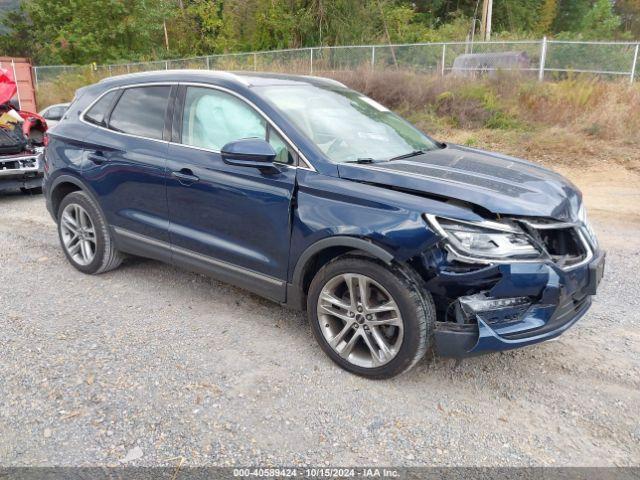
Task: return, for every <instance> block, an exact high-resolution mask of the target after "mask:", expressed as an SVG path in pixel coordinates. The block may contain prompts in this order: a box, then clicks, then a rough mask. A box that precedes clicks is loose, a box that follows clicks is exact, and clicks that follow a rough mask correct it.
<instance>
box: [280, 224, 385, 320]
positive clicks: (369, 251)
mask: <svg viewBox="0 0 640 480" xmlns="http://www.w3.org/2000/svg"><path fill="white" fill-rule="evenodd" d="M357 252H360V253H362V254H364V255H367V256H370V257H373V258H377V259H379V260H381V261H382V262H384V263H386V264H388V265H391V263H392V262H393V259H394V256H393V255H392V254H391V253H390V252H389V251H387V250H385V249H384V248H383V247H381V246H379V245H376V244H375V243H373V242H372V241H371V240H366V239H363V238H358V237H349V236H336V237H330V238H324V239H322V240H318V241H317V242H315V243H314V244H312V245H311V246H309V247H307V249H306V250H305V251H304V252H302V255H300V256H299V257H298V260H297V262H296V266H295V268H294V270H293V275H292V277H291V283H289V284H288V285H287V305H288V306H290V307H292V308H296V309H298V310H304V309H305V307H306V297H307V292H308V290H309V285H310V284H311V281H312V280H313V277H314V276H315V274H316V273H317V272H318V270H320V269H321V268H322V267H323V266H324V265H326V264H327V263H328V262H330V261H331V260H333V259H334V258H336V257H339V256H341V255H344V254H346V253H357Z"/></svg>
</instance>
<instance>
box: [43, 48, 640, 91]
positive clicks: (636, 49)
mask: <svg viewBox="0 0 640 480" xmlns="http://www.w3.org/2000/svg"><path fill="white" fill-rule="evenodd" d="M637 50H638V48H637V47H636V51H637ZM33 78H34V80H35V81H36V88H38V67H33ZM632 78H633V77H632Z"/></svg>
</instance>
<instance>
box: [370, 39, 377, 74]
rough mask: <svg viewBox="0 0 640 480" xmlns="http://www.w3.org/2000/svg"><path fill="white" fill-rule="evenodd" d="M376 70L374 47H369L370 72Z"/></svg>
mask: <svg viewBox="0 0 640 480" xmlns="http://www.w3.org/2000/svg"><path fill="white" fill-rule="evenodd" d="M375 68H376V46H375V45H372V46H371V70H375Z"/></svg>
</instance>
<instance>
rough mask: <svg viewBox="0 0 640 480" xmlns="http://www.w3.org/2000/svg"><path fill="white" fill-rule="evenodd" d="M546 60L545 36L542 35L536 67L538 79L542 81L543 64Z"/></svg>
mask: <svg viewBox="0 0 640 480" xmlns="http://www.w3.org/2000/svg"><path fill="white" fill-rule="evenodd" d="M546 61H547V37H546V36H545V37H542V47H541V50H540V67H539V69H538V81H539V82H542V81H544V64H545V62H546Z"/></svg>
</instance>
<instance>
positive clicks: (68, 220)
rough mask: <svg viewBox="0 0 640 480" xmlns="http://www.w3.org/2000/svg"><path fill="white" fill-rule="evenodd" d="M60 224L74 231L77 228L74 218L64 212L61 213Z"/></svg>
mask: <svg viewBox="0 0 640 480" xmlns="http://www.w3.org/2000/svg"><path fill="white" fill-rule="evenodd" d="M62 226H63V227H64V228H66V229H67V230H70V231H72V232H74V233H75V232H77V230H78V224H77V223H76V221H75V219H74V218H73V217H72V216H71V215H69V214H68V213H66V212H65V213H64V215H62Z"/></svg>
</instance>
